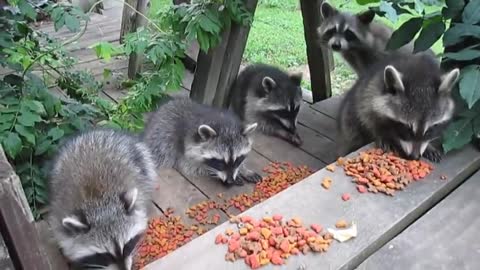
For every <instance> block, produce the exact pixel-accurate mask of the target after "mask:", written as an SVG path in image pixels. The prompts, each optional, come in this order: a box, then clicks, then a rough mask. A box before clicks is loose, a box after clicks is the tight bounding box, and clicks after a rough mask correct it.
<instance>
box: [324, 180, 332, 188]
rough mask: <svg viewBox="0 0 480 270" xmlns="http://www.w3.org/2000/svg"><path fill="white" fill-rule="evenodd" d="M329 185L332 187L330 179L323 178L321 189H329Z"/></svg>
mask: <svg viewBox="0 0 480 270" xmlns="http://www.w3.org/2000/svg"><path fill="white" fill-rule="evenodd" d="M331 185H332V179H331V178H330V177H325V178H323V181H322V187H323V188H325V189H330V186H331Z"/></svg>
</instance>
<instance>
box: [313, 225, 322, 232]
mask: <svg viewBox="0 0 480 270" xmlns="http://www.w3.org/2000/svg"><path fill="white" fill-rule="evenodd" d="M310 228H312V230H313V231H314V232H316V233H319V232H321V231H322V230H323V228H322V226H320V225H318V224H312V225H311V226H310Z"/></svg>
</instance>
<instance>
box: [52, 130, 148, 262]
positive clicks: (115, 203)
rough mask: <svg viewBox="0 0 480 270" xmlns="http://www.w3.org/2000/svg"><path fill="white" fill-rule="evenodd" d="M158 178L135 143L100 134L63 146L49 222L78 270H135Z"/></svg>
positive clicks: (143, 148) (90, 133)
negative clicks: (133, 260) (135, 261)
mask: <svg viewBox="0 0 480 270" xmlns="http://www.w3.org/2000/svg"><path fill="white" fill-rule="evenodd" d="M156 178H157V174H156V171H155V165H154V163H153V160H152V157H151V154H150V152H149V151H148V149H147V147H146V146H145V145H144V144H143V143H142V142H140V141H139V140H138V139H137V138H136V137H133V136H130V135H127V134H124V133H120V132H117V131H112V130H107V129H105V130H104V129H98V130H92V131H88V132H86V133H83V134H80V135H77V136H74V137H73V138H70V139H69V140H68V141H67V142H66V143H64V145H63V146H62V147H61V148H60V149H59V151H58V154H57V156H56V157H55V159H54V160H53V162H52V168H51V175H50V181H49V184H50V186H49V189H50V206H49V208H50V209H49V210H50V212H49V217H48V218H49V222H50V224H51V226H52V229H53V234H54V237H55V239H56V241H57V242H58V244H59V246H60V249H61V250H62V253H63V254H64V255H65V257H66V258H67V259H68V260H69V262H70V264H71V266H72V267H73V268H74V269H131V267H132V257H133V254H134V251H135V248H136V246H137V243H139V242H140V240H141V238H142V236H143V233H144V231H145V230H146V228H147V221H148V214H147V211H148V207H149V205H148V204H149V203H150V199H151V192H152V191H153V190H154V186H155V181H157V179H156Z"/></svg>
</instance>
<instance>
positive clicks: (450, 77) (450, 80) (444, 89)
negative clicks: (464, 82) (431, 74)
mask: <svg viewBox="0 0 480 270" xmlns="http://www.w3.org/2000/svg"><path fill="white" fill-rule="evenodd" d="M459 76H460V70H459V69H458V68H456V69H454V70H452V71H450V72H449V73H447V74H445V75H443V76H442V79H441V80H442V82H441V83H440V86H439V87H438V92H439V93H445V94H448V93H450V91H451V90H452V88H453V86H454V85H455V83H456V82H457V80H458V77H459Z"/></svg>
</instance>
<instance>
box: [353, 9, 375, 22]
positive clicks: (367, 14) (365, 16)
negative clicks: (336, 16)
mask: <svg viewBox="0 0 480 270" xmlns="http://www.w3.org/2000/svg"><path fill="white" fill-rule="evenodd" d="M357 18H358V20H359V21H360V22H361V23H363V24H370V23H371V22H372V21H373V18H375V12H374V11H373V10H370V9H369V10H367V11H364V12H361V13H359V14H357Z"/></svg>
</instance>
